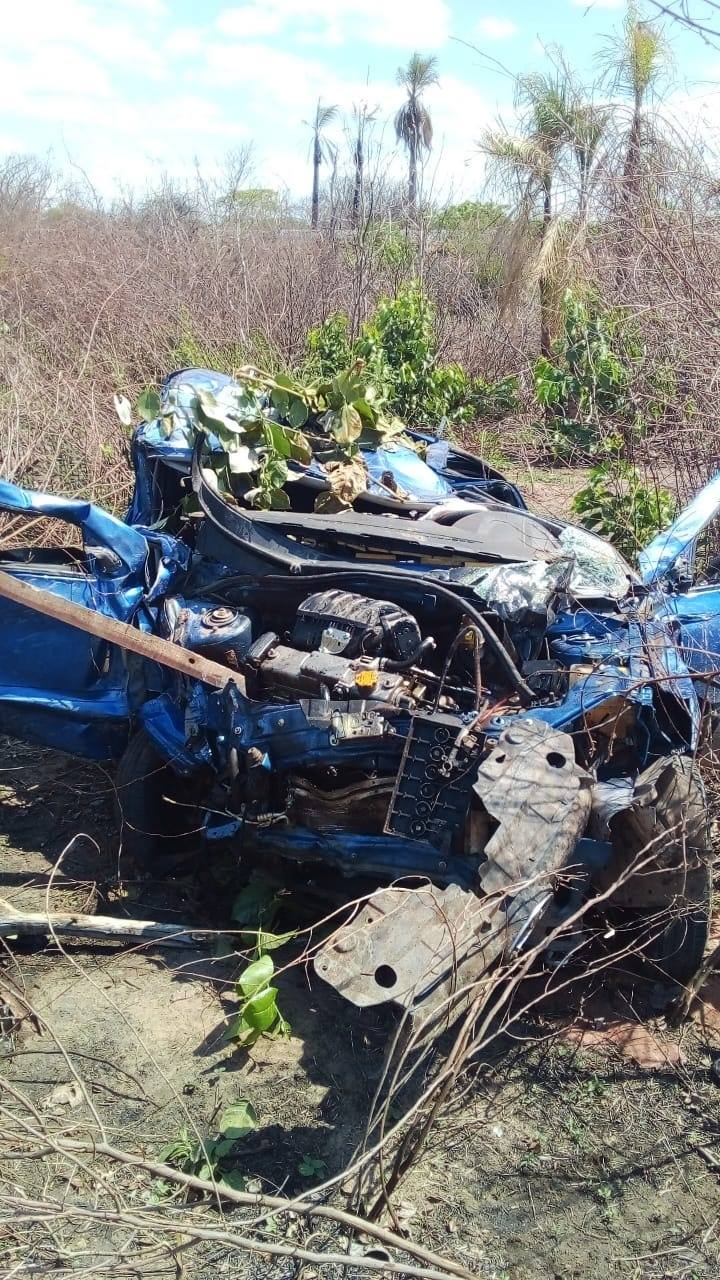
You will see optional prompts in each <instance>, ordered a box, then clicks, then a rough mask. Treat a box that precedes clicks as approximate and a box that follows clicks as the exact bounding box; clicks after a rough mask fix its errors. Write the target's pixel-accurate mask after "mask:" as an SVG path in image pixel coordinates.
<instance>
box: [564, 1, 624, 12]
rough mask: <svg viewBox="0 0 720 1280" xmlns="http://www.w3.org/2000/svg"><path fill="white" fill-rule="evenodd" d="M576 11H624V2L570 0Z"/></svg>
mask: <svg viewBox="0 0 720 1280" xmlns="http://www.w3.org/2000/svg"><path fill="white" fill-rule="evenodd" d="M571 3H572V4H573V5H574V6H575V8H576V9H587V10H589V11H592V10H593V9H624V8H625V7H626V0H571Z"/></svg>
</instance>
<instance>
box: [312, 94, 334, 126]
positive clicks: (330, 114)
mask: <svg viewBox="0 0 720 1280" xmlns="http://www.w3.org/2000/svg"><path fill="white" fill-rule="evenodd" d="M337 115H338V107H336V106H327V107H323V106H322V104H321V102H320V100H319V99H318V104H317V109H316V111H315V121H314V124H313V128H314V129H315V130H316V131H317V132H318V133H321V132H322V130H323V129H326V128H327V126H328V125H329V124H332V122H333V120H336V119H337Z"/></svg>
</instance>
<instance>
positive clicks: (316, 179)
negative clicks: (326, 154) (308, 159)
mask: <svg viewBox="0 0 720 1280" xmlns="http://www.w3.org/2000/svg"><path fill="white" fill-rule="evenodd" d="M321 162H322V151H321V149H320V139H319V137H318V135H317V133H316V134H315V145H314V147H313V186H312V211H311V214H310V226H311V227H312V229H313V231H317V227H318V222H319V220H320V164H321Z"/></svg>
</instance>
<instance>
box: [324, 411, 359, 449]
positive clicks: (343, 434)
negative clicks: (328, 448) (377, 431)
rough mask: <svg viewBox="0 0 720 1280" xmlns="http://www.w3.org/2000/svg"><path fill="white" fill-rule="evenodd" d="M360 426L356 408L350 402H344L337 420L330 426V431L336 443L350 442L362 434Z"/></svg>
mask: <svg viewBox="0 0 720 1280" xmlns="http://www.w3.org/2000/svg"><path fill="white" fill-rule="evenodd" d="M362 428H363V424H362V418H361V417H360V414H359V413H358V411H357V409H355V408H353V406H352V405H351V404H345V405H343V407H342V409H341V410H340V416H339V422H338V423H337V425H336V426H334V427H333V428H332V433H333V435H334V437H335V439H336V440H337V442H338V444H352V443H353V441H354V440H357V439H358V438H359V436H360V435H361V434H362Z"/></svg>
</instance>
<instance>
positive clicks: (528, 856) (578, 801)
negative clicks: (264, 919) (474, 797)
mask: <svg viewBox="0 0 720 1280" xmlns="http://www.w3.org/2000/svg"><path fill="white" fill-rule="evenodd" d="M591 784H592V779H591V778H590V775H589V774H587V773H586V772H585V771H584V770H583V769H581V768H580V767H579V766H578V765H577V764H576V763H575V757H574V750H573V742H572V738H571V737H570V735H569V734H565V733H562V732H560V731H558V730H556V729H552V728H551V727H550V726H548V725H547V724H545V723H544V722H543V721H539V720H533V719H531V718H524V717H523V718H522V719H518V721H517V722H516V723H514V724H513V725H512V726H510V727H509V728H508V729H506V730H505V731H504V733H503V734H502V735H501V736H500V738H499V739H498V742H497V744H495V745H494V746H493V747H492V748H491V749H490V750H489V751H488V752H487V753H486V755H485V757H484V758H483V760H482V761H481V763H480V766H479V769H478V779H477V782H476V783H475V791H476V793H477V794H478V796H479V798H480V799H481V800H482V802H483V804H484V806H485V808H486V810H487V812H488V813H489V814H490V815H491V816H492V817H493V818H494V819H496V821H497V822H498V824H499V825H498V827H497V830H496V831H495V832H494V834H493V836H492V837H491V839H490V841H489V842H488V844H487V846H486V848H485V854H486V856H487V862H486V863H485V864H484V866H483V869H482V874H481V876H480V883H479V885H478V893H477V894H476V893H471V892H467V891H466V890H464V889H461V888H460V887H459V886H458V885H450V886H449V887H448V888H446V889H439V888H437V887H436V886H434V885H428V884H423V885H421V886H419V887H418V888H407V887H404V886H403V887H396V888H393V887H389V888H385V889H380V890H378V892H377V893H374V894H373V895H372V897H371V898H370V899H369V900H368V902H367V903H366V905H365V906H364V907H363V908H362V910H361V911H360V912H359V913H358V915H357V916H355V917H354V919H353V920H352V921H350V923H348V924H346V925H344V926H343V927H342V928H341V929H340V930H339V931H338V932H337V933H336V934H334V935H333V937H332V938H331V939H330V940H329V941H328V943H327V944H326V945H325V947H324V948H323V949H322V950H321V951H320V952H319V953H318V955H317V957H316V959H315V970H316V972H317V973H318V974H319V976H320V977H322V978H324V979H325V981H326V982H329V983H330V984H331V985H332V986H334V987H335V988H336V989H337V990H338V991H339V992H340V994H341V995H343V996H344V997H345V998H346V999H347V1000H350V1001H352V1003H353V1004H356V1005H359V1006H368V1005H375V1004H380V1003H382V1002H383V1001H386V1000H392V1001H394V1002H396V1003H397V1004H399V1005H400V1006H402V1007H404V1008H405V1009H408V1010H411V1011H413V1012H417V1011H422V1014H423V1015H426V1014H428V1013H432V1012H434V1011H436V1010H437V1009H439V1008H440V1007H441V1006H443V1005H444V1004H446V1002H448V1001H450V1002H451V1003H452V1004H453V1006H454V1008H455V1010H456V1011H457V1009H458V1007H459V1006H460V1005H461V1002H462V1000H463V996H464V995H465V994H467V993H468V992H469V991H470V990H471V988H472V986H473V984H475V983H476V982H477V981H478V980H479V979H480V978H481V977H482V975H483V973H484V972H486V971H487V969H488V968H489V967H490V966H491V965H492V964H493V963H494V961H496V960H497V959H498V958H499V956H500V955H501V954H502V953H503V951H505V950H507V949H508V948H510V947H513V946H517V945H519V943H520V941H521V939H522V938H523V937H524V935H525V934H526V932H527V931H528V929H529V928H532V927H533V926H534V924H535V923H536V922H537V920H538V919H539V917H540V916H541V914H542V912H543V910H544V909H545V908H546V907H547V906H549V904H550V902H551V901H552V877H553V875H555V874H556V873H557V872H558V871H560V870H561V869H562V868H563V867H564V866H566V865H567V864H568V862H569V861H571V860H572V853H573V850H574V848H575V845H576V843H577V840H578V839H579V837H580V836H581V835H582V834H583V831H584V829H585V826H586V824H587V820H588V817H589V813H590V807H591ZM478 852H480V851H478Z"/></svg>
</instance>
